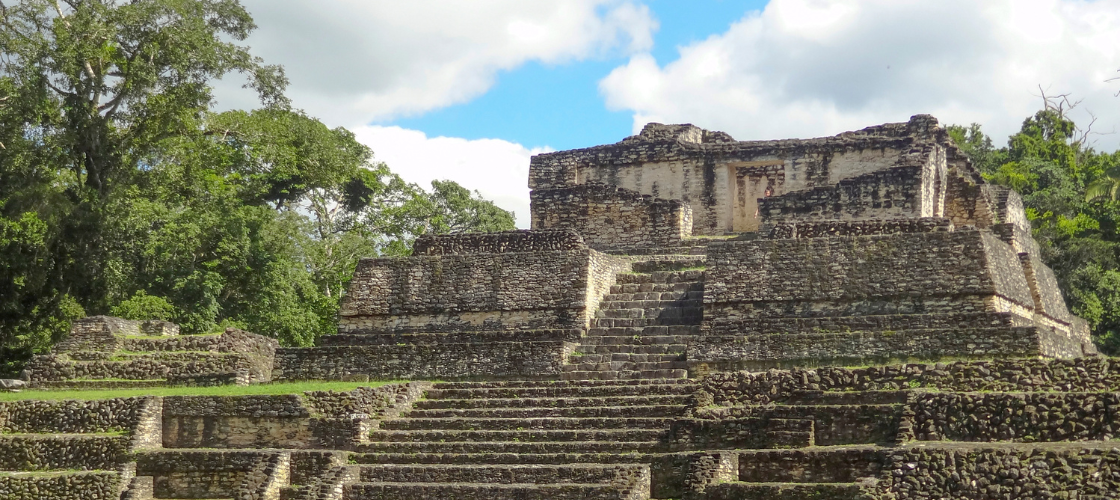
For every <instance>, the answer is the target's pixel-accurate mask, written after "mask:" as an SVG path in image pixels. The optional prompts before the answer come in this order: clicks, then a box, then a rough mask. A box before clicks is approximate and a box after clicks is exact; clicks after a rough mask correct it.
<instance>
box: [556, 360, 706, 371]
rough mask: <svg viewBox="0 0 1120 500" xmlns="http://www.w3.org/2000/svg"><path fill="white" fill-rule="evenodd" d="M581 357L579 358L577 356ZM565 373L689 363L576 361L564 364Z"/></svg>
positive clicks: (678, 366) (675, 366)
mask: <svg viewBox="0 0 1120 500" xmlns="http://www.w3.org/2000/svg"><path fill="white" fill-rule="evenodd" d="M576 359H579V358H576ZM561 369H562V371H563V373H568V372H597V371H615V372H625V371H642V372H644V371H651V370H677V369H680V370H687V369H688V363H686V362H684V361H644V362H639V361H608V362H605V363H583V362H580V363H574V364H570V365H564V366H563V367H562V368H561Z"/></svg>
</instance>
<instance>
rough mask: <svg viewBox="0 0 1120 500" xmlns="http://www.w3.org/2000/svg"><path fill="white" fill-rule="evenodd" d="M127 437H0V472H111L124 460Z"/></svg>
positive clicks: (41, 435)
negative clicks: (70, 470) (72, 470)
mask: <svg viewBox="0 0 1120 500" xmlns="http://www.w3.org/2000/svg"><path fill="white" fill-rule="evenodd" d="M129 442H130V439H129V437H128V436H123V435H122V436H99V435H84V436H83V435H57V434H14V435H0V470H22V471H43V470H68V469H74V470H114V469H116V468H117V467H118V466H119V465H120V464H121V463H123V462H125V461H127V460H126V458H127V453H128V447H129Z"/></svg>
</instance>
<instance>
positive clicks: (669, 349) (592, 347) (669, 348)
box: [576, 344, 688, 355]
mask: <svg viewBox="0 0 1120 500" xmlns="http://www.w3.org/2000/svg"><path fill="white" fill-rule="evenodd" d="M687 350H688V346H687V345H686V344H649V345H645V344H643V345H637V344H606V345H603V344H581V345H579V346H578V347H576V352H577V353H581V354H585V355H586V354H593V355H594V354H599V355H606V354H676V355H682V354H684V353H685V351H687Z"/></svg>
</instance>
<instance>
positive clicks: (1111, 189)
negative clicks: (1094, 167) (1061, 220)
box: [1085, 166, 1120, 201]
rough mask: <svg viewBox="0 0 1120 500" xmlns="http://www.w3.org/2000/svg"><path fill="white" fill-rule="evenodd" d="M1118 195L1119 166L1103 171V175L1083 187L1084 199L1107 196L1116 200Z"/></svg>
mask: <svg viewBox="0 0 1120 500" xmlns="http://www.w3.org/2000/svg"><path fill="white" fill-rule="evenodd" d="M1117 197H1120V166H1115V167H1112V168H1110V169H1108V170H1105V171H1104V176H1102V177H1101V178H1100V179H1097V180H1095V181H1093V182H1090V183H1089V185H1088V186H1086V187H1085V201H1092V200H1095V199H1097V198H1108V199H1110V200H1112V201H1116V200H1117Z"/></svg>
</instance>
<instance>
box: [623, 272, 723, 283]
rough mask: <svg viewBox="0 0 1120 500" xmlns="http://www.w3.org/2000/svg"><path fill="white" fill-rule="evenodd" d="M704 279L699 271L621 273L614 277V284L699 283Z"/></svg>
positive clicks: (702, 273)
mask: <svg viewBox="0 0 1120 500" xmlns="http://www.w3.org/2000/svg"><path fill="white" fill-rule="evenodd" d="M703 279H704V271H703V270H701V269H697V270H690V271H654V272H651V273H639V272H635V273H622V274H619V275H618V276H616V277H615V283H619V284H623V285H627V284H642V283H689V282H699V281H701V280H703Z"/></svg>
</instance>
